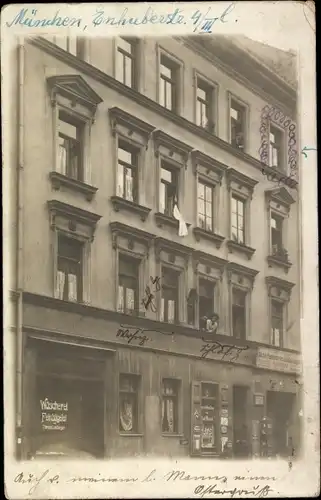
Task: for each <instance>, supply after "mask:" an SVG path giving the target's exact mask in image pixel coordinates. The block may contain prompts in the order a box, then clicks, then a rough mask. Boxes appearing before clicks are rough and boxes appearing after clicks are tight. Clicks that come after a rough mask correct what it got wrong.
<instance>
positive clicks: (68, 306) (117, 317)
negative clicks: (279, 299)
mask: <svg viewBox="0 0 321 500" xmlns="http://www.w3.org/2000/svg"><path fill="white" fill-rule="evenodd" d="M269 278H270V279H271V278H272V279H277V280H278V278H273V277H269ZM280 281H282V282H283V283H284V282H285V281H284V280H280ZM285 283H289V282H285ZM291 285H292V286H294V284H291ZM292 286H291V288H292ZM23 303H24V304H31V305H34V306H36V307H44V308H48V309H52V310H57V311H61V312H66V313H76V314H80V315H82V316H88V317H92V318H96V319H103V320H106V321H112V322H115V325H116V327H117V328H118V327H119V325H122V324H123V325H126V324H127V322H128V315H125V314H122V313H119V312H117V311H111V310H108V309H101V308H98V307H95V306H91V305H89V304H85V303H77V302H67V301H64V300H60V299H56V298H54V297H50V296H46V295H39V294H35V293H32V292H27V291H25V292H23ZM130 318H131V325H132V326H135V327H136V326H137V328H146V329H149V330H154V331H156V332H159V333H160V335H161V334H167V335H168V336H170V335H172V334H173V335H185V336H187V337H192V338H199V339H200V340H202V337H203V336H204V332H202V331H200V330H198V329H196V328H190V327H189V328H187V327H183V326H181V325H172V324H171V323H162V322H159V321H155V320H152V319H149V318H140V317H137V316H130ZM117 325H118V326H117ZM173 326H175V332H174V331H173ZM23 329H24V331H26V332H27V333H32V332H35V331H37V332H40V330H39V328H34V327H30V326H28V325H24V326H23ZM42 331H44V332H45V331H46V329H45V328H44V329H41V332H42ZM115 332H116V330H115ZM52 333H55V334H56V335H57V334H59V333H61V332H57V331H54V332H52ZM66 335H68V332H66ZM227 339H230V343H231V344H232V343H233V337H231V336H229V335H222V334H216V335H215V340H217V342H220V343H222V344H224V345H226V343H227ZM87 340H88V341H89V340H90V337H88V338H87ZM238 344H239V345H240V346H246V345H249V346H250V347H251V346H252V347H265V348H270V349H272V346H271V345H270V344H265V343H262V342H255V341H253V340H246V341H245V340H238ZM273 349H276V348H274V347H273ZM278 350H279V351H280V352H289V353H296V354H300V351H299V350H294V349H288V348H284V347H283V348H278Z"/></svg>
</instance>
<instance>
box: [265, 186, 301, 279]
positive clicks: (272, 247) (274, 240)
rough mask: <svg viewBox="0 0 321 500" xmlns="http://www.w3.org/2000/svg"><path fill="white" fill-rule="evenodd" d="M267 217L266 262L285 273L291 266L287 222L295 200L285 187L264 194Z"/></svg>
mask: <svg viewBox="0 0 321 500" xmlns="http://www.w3.org/2000/svg"><path fill="white" fill-rule="evenodd" d="M265 196H266V207H267V216H268V247H269V253H268V256H267V261H268V265H269V267H278V268H283V270H284V271H285V272H286V273H287V272H288V271H289V269H290V267H291V266H292V264H291V262H290V258H289V253H288V249H287V247H288V220H289V216H290V207H291V205H292V204H293V203H294V202H295V199H294V198H293V197H292V195H291V194H290V193H289V192H288V191H287V189H286V188H285V187H281V188H276V189H270V190H267V191H266V192H265Z"/></svg>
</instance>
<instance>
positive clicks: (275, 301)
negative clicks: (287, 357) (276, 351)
mask: <svg viewBox="0 0 321 500" xmlns="http://www.w3.org/2000/svg"><path fill="white" fill-rule="evenodd" d="M265 281H266V285H267V289H268V296H269V323H270V335H269V342H270V344H271V345H273V346H274V347H280V348H282V347H287V344H288V339H287V330H288V329H287V324H288V304H289V301H290V299H291V292H292V288H293V287H294V283H291V282H290V281H286V280H283V279H280V278H277V277H275V276H267V277H266V278H265Z"/></svg>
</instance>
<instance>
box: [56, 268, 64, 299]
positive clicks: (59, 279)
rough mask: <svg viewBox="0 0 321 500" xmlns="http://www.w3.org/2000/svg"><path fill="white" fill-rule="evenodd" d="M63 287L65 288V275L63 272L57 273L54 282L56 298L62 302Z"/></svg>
mask: <svg viewBox="0 0 321 500" xmlns="http://www.w3.org/2000/svg"><path fill="white" fill-rule="evenodd" d="M64 286H65V273H64V272H63V271H58V272H57V281H56V298H57V299H60V300H62V299H63V298H64Z"/></svg>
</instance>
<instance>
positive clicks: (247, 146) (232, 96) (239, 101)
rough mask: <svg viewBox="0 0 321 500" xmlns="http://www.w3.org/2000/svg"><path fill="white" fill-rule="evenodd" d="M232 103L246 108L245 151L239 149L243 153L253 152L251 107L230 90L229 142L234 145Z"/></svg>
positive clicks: (228, 112) (228, 106)
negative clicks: (251, 145)
mask: <svg viewBox="0 0 321 500" xmlns="http://www.w3.org/2000/svg"><path fill="white" fill-rule="evenodd" d="M232 101H235V102H236V103H237V104H238V105H239V106H242V107H243V108H244V111H245V113H244V115H245V123H244V135H245V137H244V148H243V149H239V148H236V149H238V150H239V151H240V152H241V153H249V151H251V149H250V137H251V133H250V132H251V129H250V109H251V106H250V104H249V103H248V102H246V101H244V100H243V99H241V98H240V97H238V96H237V95H235V94H234V93H233V92H231V91H230V90H228V91H227V117H228V121H227V126H228V129H227V142H228V143H229V144H231V145H232V131H231V106H232Z"/></svg>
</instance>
